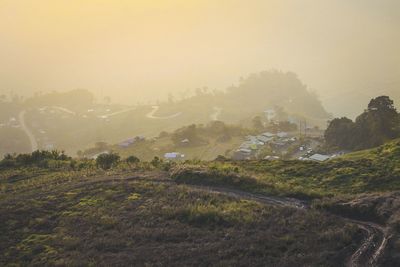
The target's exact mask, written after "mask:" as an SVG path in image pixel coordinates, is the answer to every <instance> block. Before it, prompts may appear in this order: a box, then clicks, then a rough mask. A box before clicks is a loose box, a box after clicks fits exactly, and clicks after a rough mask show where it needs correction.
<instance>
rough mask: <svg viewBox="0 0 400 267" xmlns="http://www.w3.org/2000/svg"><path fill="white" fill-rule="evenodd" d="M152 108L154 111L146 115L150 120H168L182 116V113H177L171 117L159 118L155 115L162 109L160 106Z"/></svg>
mask: <svg viewBox="0 0 400 267" xmlns="http://www.w3.org/2000/svg"><path fill="white" fill-rule="evenodd" d="M151 108H152V110H151V111H150V112H149V113H147V114H146V117H147V118H149V119H157V120H168V119H173V118H175V117H178V116H180V115H181V114H182V112H177V113H175V114H172V115H169V116H162V117H159V116H154V114H156V112H157V111H158V110H159V109H160V107H159V106H152V107H151Z"/></svg>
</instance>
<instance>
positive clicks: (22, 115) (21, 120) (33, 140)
mask: <svg viewBox="0 0 400 267" xmlns="http://www.w3.org/2000/svg"><path fill="white" fill-rule="evenodd" d="M25 113H26V111H25V110H22V111H21V112H20V113H19V115H18V118H19V124H20V125H21V128H22V130H23V131H24V132H25V134H26V135H27V136H28V138H29V142H30V143H31V152H33V151H35V150H38V143H37V141H36V138H35V136H34V135H33V133H32V132H31V130H30V129H29V128H28V126H27V125H26V122H25Z"/></svg>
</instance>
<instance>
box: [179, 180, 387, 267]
mask: <svg viewBox="0 0 400 267" xmlns="http://www.w3.org/2000/svg"><path fill="white" fill-rule="evenodd" d="M185 185H187V186H189V187H191V188H193V189H195V190H201V191H207V192H213V193H219V194H224V195H228V196H232V197H237V198H243V199H248V200H254V201H257V202H259V203H263V204H267V205H275V206H283V207H291V208H297V209H307V208H309V206H308V204H307V203H306V202H304V201H301V200H298V199H293V198H283V197H274V196H265V195H261V194H253V193H248V192H244V191H240V190H235V189H230V188H222V187H210V186H202V185H190V184H185ZM336 216H338V215H336ZM339 217H340V218H342V219H344V220H346V221H347V222H349V223H353V224H355V225H357V226H358V227H359V228H360V229H361V230H363V231H364V232H365V238H364V240H363V241H362V243H361V244H360V247H359V248H358V249H357V250H356V251H355V252H354V253H353V254H352V255H351V257H350V259H348V260H347V261H346V266H348V267H367V266H371V267H372V266H377V264H378V260H379V257H380V256H381V255H382V254H383V252H384V250H385V247H386V245H387V242H388V233H387V230H386V229H385V228H384V227H383V226H381V225H378V224H376V223H373V222H365V221H358V220H353V219H349V218H346V217H341V216H339Z"/></svg>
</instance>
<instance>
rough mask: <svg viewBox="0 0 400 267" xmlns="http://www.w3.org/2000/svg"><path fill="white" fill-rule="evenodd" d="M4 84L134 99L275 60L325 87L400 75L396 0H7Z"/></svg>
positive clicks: (2, 28) (0, 22) (226, 79)
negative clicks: (75, 90) (82, 90)
mask: <svg viewBox="0 0 400 267" xmlns="http://www.w3.org/2000/svg"><path fill="white" fill-rule="evenodd" d="M0 60H1V61H0V90H3V91H6V92H7V91H9V90H11V89H12V90H14V91H16V92H20V93H27V92H31V91H33V90H42V91H47V90H52V89H58V90H66V89H75V88H86V89H90V90H93V91H96V92H102V94H103V95H111V97H112V98H113V99H114V100H115V101H125V102H132V103H135V102H137V101H138V100H140V99H155V98H157V97H164V96H165V95H166V92H168V91H175V92H177V91H183V90H186V89H194V88H196V87H202V86H208V87H210V88H218V89H223V88H225V87H227V86H229V85H231V84H232V83H236V82H237V80H238V78H239V77H240V76H246V75H247V74H249V73H252V72H257V71H261V70H268V69H272V68H275V69H281V70H290V71H294V72H296V73H298V75H299V77H300V78H301V79H302V80H303V82H304V83H306V84H308V85H309V86H310V88H312V89H314V90H316V91H317V92H318V93H319V94H320V95H321V96H322V97H324V98H326V97H329V96H331V95H334V94H336V93H341V92H343V91H347V90H361V89H362V88H364V86H366V85H369V84H374V83H376V84H380V83H386V82H398V81H399V79H400V1H398V0H374V1H373V0H331V1H327V0H276V1H275V0H242V1H239V0H199V1H195V0H193V1H191V0H170V1H162V0H152V1H149V0H130V1H128V0H119V1H118V0H108V1H106V0H0Z"/></svg>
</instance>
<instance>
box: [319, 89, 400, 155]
mask: <svg viewBox="0 0 400 267" xmlns="http://www.w3.org/2000/svg"><path fill="white" fill-rule="evenodd" d="M399 125H400V114H399V113H397V111H396V108H395V107H394V104H393V101H392V100H391V99H390V98H389V97H388V96H379V97H376V98H374V99H372V100H371V101H370V102H369V104H368V108H367V109H366V110H365V111H364V112H363V113H362V114H361V115H360V116H358V117H357V118H356V120H355V122H353V121H352V120H350V119H348V118H340V119H338V118H337V119H334V120H332V121H331V122H330V124H329V126H328V128H327V130H326V131H325V140H326V142H327V144H328V145H329V146H333V147H339V148H343V149H351V150H353V149H364V148H370V147H375V146H379V145H381V144H383V143H384V142H385V141H387V140H390V139H394V138H397V137H400V127H399Z"/></svg>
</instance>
